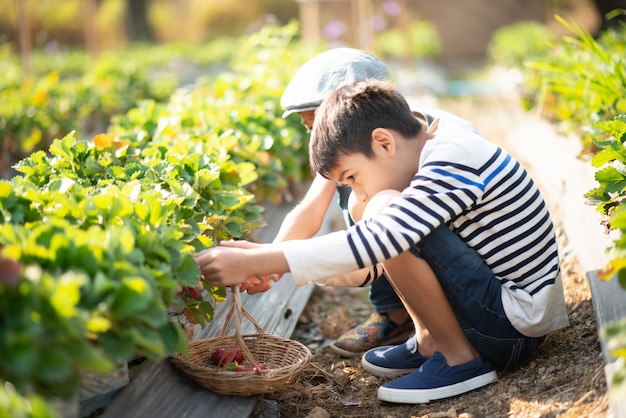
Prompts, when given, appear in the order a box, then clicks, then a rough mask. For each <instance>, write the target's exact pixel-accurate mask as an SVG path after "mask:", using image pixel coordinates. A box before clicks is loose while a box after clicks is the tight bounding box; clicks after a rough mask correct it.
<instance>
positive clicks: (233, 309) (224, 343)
mask: <svg viewBox="0 0 626 418" xmlns="http://www.w3.org/2000/svg"><path fill="white" fill-rule="evenodd" d="M233 313H234V314H235V335H228V336H227V335H224V334H225V331H226V325H227V324H228V323H229V321H230V320H231V318H232V316H233ZM242 314H243V315H244V316H245V317H246V318H247V319H249V320H250V321H251V322H252V323H253V324H254V326H255V327H256V329H257V331H258V334H243V335H242V334H241V320H242ZM217 348H224V349H225V350H229V349H234V348H241V351H242V352H243V354H244V361H243V363H242V364H243V365H245V366H246V368H247V369H248V370H249V371H244V372H236V371H229V370H227V369H226V368H225V367H220V366H217V365H215V364H213V363H212V362H211V356H212V355H213V352H214V351H215V350H216V349H217ZM310 359H311V351H310V350H309V349H308V348H307V347H306V346H305V345H303V344H301V343H299V342H298V341H294V340H290V339H287V338H282V337H277V336H275V335H272V334H268V333H266V332H265V331H263V329H262V328H261V327H260V326H259V324H258V323H257V322H256V321H255V320H254V318H252V316H251V315H250V313H249V312H248V311H247V310H246V309H245V308H244V307H243V306H241V298H240V295H239V288H238V287H237V286H233V291H232V298H231V304H230V308H229V310H228V314H227V315H226V320H225V321H224V325H223V326H222V330H221V331H220V336H219V337H215V338H207V339H203V340H198V341H194V342H191V343H189V353H188V355H187V356H183V355H182V354H181V353H179V352H177V353H175V354H174V355H172V357H171V358H170V360H171V362H172V363H173V364H174V365H175V366H176V367H177V368H178V369H180V370H181V371H182V372H184V373H185V374H187V375H188V376H189V377H190V378H191V379H193V380H194V381H195V382H196V383H197V384H199V385H200V386H202V387H204V388H206V389H209V390H211V391H213V392H216V393H219V394H221V395H239V396H250V395H257V394H261V393H268V392H273V391H275V390H277V389H280V388H281V387H283V386H286V385H288V384H289V383H290V382H291V380H292V379H293V378H294V377H295V375H296V374H298V373H299V372H300V371H301V370H302V369H304V368H305V367H306V366H307V364H308V363H309V360H310ZM260 364H262V365H264V366H265V367H266V369H265V370H260V369H259V365H260ZM253 367H256V370H254V371H252V368H253Z"/></svg>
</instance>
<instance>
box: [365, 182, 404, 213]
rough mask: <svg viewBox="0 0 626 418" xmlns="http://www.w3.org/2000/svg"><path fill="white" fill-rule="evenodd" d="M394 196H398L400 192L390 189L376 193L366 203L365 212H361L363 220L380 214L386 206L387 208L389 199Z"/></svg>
mask: <svg viewBox="0 0 626 418" xmlns="http://www.w3.org/2000/svg"><path fill="white" fill-rule="evenodd" d="M396 196H400V192H399V191H397V190H391V189H388V190H382V191H380V192H378V193H376V194H375V195H374V196H372V197H371V198H370V200H369V201H368V202H367V205H366V206H365V210H363V219H367V218H371V217H372V216H374V215H378V214H379V213H381V212H382V211H383V210H384V209H385V208H386V207H387V206H389V203H390V202H391V199H393V198H394V197H396Z"/></svg>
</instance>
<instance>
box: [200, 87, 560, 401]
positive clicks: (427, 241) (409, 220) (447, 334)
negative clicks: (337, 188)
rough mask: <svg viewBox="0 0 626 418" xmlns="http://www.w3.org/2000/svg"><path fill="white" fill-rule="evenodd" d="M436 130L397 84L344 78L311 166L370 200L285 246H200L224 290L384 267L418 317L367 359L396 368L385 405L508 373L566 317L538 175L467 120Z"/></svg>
mask: <svg viewBox="0 0 626 418" xmlns="http://www.w3.org/2000/svg"><path fill="white" fill-rule="evenodd" d="M434 125H435V124H432V126H431V127H430V129H428V127H427V123H426V118H425V117H424V116H423V117H415V116H414V115H413V114H412V112H411V110H410V109H409V107H408V105H407V103H406V101H405V100H404V98H403V97H402V96H401V94H400V93H399V92H397V91H396V90H395V89H394V88H393V86H392V85H391V84H390V83H388V82H383V81H374V80H370V81H366V82H359V83H355V84H352V85H350V86H346V87H343V88H340V89H339V90H337V91H336V92H334V93H332V94H330V95H329V97H328V98H327V99H326V100H325V101H324V103H323V104H322V106H321V107H320V108H319V109H318V114H317V115H316V120H315V124H314V126H313V132H312V137H311V145H310V161H311V166H312V168H313V169H314V170H315V171H316V172H317V173H319V174H321V175H322V176H324V177H326V178H330V179H332V180H333V181H335V182H337V184H347V185H349V186H351V188H352V190H353V192H354V193H355V195H356V196H358V197H359V200H358V202H357V204H356V205H355V208H354V209H355V210H354V213H355V216H356V213H358V212H359V210H360V208H363V207H364V211H363V218H362V219H361V220H360V221H359V222H357V223H356V224H355V225H353V226H351V227H350V228H348V230H346V231H338V232H334V233H332V234H328V235H325V236H321V237H316V238H312V239H309V240H302V241H290V242H285V243H280V244H266V245H263V244H261V245H255V244H251V243H246V242H228V243H224V244H223V246H220V247H215V248H212V249H208V250H205V251H203V252H201V253H199V254H198V255H197V261H198V264H199V266H200V268H201V270H202V273H203V275H204V277H205V278H206V279H208V280H210V281H211V282H213V283H214V284H217V285H221V286H227V285H236V284H239V283H242V282H245V281H246V280H248V279H249V278H251V277H253V276H258V275H264V274H270V273H284V272H287V271H290V272H291V274H292V276H293V277H294V280H296V282H306V281H323V280H324V279H326V278H329V277H334V276H338V275H341V274H346V273H349V272H351V271H354V270H358V269H362V268H365V267H367V266H373V265H376V264H377V263H380V264H382V266H383V268H384V270H385V273H386V275H387V276H388V278H389V280H390V282H391V283H392V285H393V286H394V288H395V289H396V292H397V293H398V295H399V296H400V298H401V299H402V301H403V303H404V306H405V308H406V309H407V311H408V312H409V314H410V316H411V318H412V319H413V322H414V325H415V330H416V336H415V338H411V339H409V341H407V342H406V343H405V344H401V345H398V346H390V347H378V348H373V349H371V350H369V351H368V352H366V353H365V354H364V356H363V358H362V364H363V367H364V368H365V369H367V370H369V371H370V372H372V373H373V374H375V375H377V376H382V377H398V376H401V377H399V378H397V379H396V380H392V381H391V382H389V383H386V384H384V385H383V386H381V387H380V388H379V389H378V397H379V399H381V400H383V401H388V402H397V403H427V402H430V401H434V400H438V399H443V398H448V397H452V396H457V395H461V394H463V393H466V392H469V391H471V390H475V389H478V388H481V387H483V386H486V385H488V384H490V383H492V382H494V381H496V380H497V373H496V371H495V370H496V369H507V368H512V367H515V366H516V365H518V364H519V363H521V362H524V361H526V360H527V359H528V358H529V357H530V356H531V355H532V354H533V352H534V351H535V349H536V348H537V346H539V344H541V342H543V340H544V338H545V335H546V334H548V333H549V332H552V331H555V330H557V329H560V328H562V327H565V326H567V325H568V319H567V314H566V310H565V300H564V297H563V290H562V285H561V281H560V271H559V258H558V253H557V244H556V239H555V233H554V228H553V224H552V221H551V219H550V215H549V213H548V211H547V208H546V205H545V202H544V201H543V199H542V197H541V195H540V193H539V191H538V190H537V188H536V186H535V184H534V182H533V180H532V179H531V178H530V176H529V175H528V173H527V172H526V171H525V170H524V168H523V167H521V165H520V164H519V163H518V162H517V161H515V160H514V159H513V158H512V157H511V156H510V155H509V154H507V153H506V152H505V151H504V150H502V149H500V148H499V147H497V146H496V145H494V144H493V143H490V142H488V141H487V140H486V139H485V138H483V137H482V136H481V135H480V134H478V133H477V132H476V131H475V130H473V129H468V126H471V125H468V124H467V123H466V122H465V121H463V120H461V119H459V118H456V117H454V116H451V115H449V114H446V113H445V112H443V113H442V117H441V118H440V119H439V122H438V125H436V126H434Z"/></svg>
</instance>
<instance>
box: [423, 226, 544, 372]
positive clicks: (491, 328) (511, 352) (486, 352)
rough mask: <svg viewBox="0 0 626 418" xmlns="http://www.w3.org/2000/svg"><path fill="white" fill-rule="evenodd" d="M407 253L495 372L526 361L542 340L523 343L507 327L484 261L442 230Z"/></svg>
mask: <svg viewBox="0 0 626 418" xmlns="http://www.w3.org/2000/svg"><path fill="white" fill-rule="evenodd" d="M411 252H412V253H413V254H414V255H415V256H417V257H420V258H422V259H424V260H425V261H426V262H427V263H428V264H429V265H430V267H431V268H432V270H433V272H434V273H435V275H436V276H437V278H438V279H439V283H440V284H441V287H442V288H443V291H444V293H445V294H446V296H447V298H448V301H449V302H450V305H451V306H452V310H453V311H454V312H455V314H456V316H457V318H458V320H459V323H460V324H461V328H462V329H463V331H464V332H465V335H466V336H467V338H468V339H469V341H470V342H471V343H472V345H473V346H474V348H476V350H478V352H480V353H481V354H482V355H483V356H485V357H486V358H487V359H488V360H489V361H490V362H491V363H492V364H493V366H494V367H496V368H498V369H508V368H512V367H515V366H517V365H518V364H519V363H521V362H524V361H526V360H528V358H529V357H530V356H531V354H532V353H533V352H534V351H535V349H536V348H537V347H538V346H539V345H540V344H541V343H542V342H543V340H544V338H545V337H538V338H533V337H527V336H525V335H523V334H521V333H520V332H519V331H517V330H516V329H515V327H514V326H513V325H512V324H511V322H510V321H509V319H508V318H507V316H506V314H505V313H504V308H503V306H502V298H501V293H502V286H501V284H500V282H499V280H498V279H497V278H496V277H495V275H494V274H493V272H492V271H491V269H490V268H489V267H488V266H487V264H486V263H485V262H484V261H483V259H482V257H480V255H479V254H478V253H477V252H476V251H474V250H473V249H471V248H470V247H468V246H467V244H465V242H464V241H463V240H462V239H461V238H460V237H459V236H458V235H456V234H455V233H454V232H453V231H452V230H451V229H450V228H449V227H448V226H446V225H442V226H440V227H438V228H437V229H435V230H434V231H433V232H431V233H430V234H429V235H428V236H426V238H424V239H423V240H422V241H420V242H419V243H418V244H417V245H416V246H415V247H413V248H412V249H411Z"/></svg>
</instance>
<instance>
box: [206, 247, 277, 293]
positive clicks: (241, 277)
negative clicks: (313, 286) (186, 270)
mask: <svg viewBox="0 0 626 418" xmlns="http://www.w3.org/2000/svg"><path fill="white" fill-rule="evenodd" d="M227 245H228V246H221V245H220V246H218V247H213V248H209V249H207V250H204V251H201V252H199V253H196V254H195V255H194V257H195V260H196V263H198V266H199V267H200V272H201V273H202V276H203V277H204V278H205V279H206V280H208V281H210V282H211V283H212V284H214V285H216V286H233V285H238V284H241V283H244V282H245V281H247V280H249V279H250V278H258V277H263V276H266V277H269V276H270V275H273V274H276V273H278V274H283V273H287V272H288V271H289V265H288V264H287V259H286V258H285V254H284V251H283V249H282V248H281V247H280V245H273V244H254V243H249V242H247V241H234V242H229V243H228V244H227Z"/></svg>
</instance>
